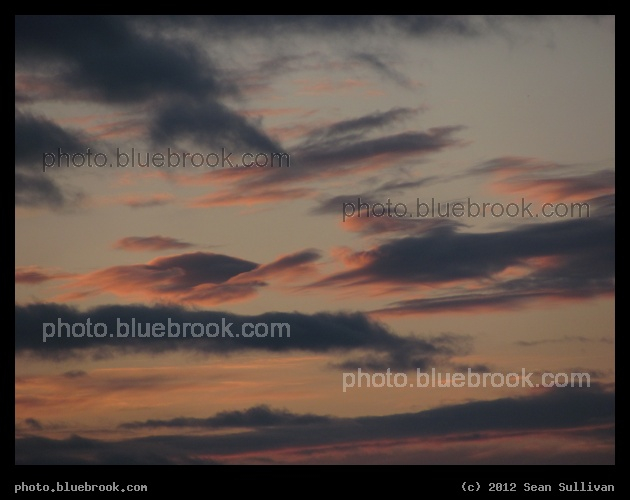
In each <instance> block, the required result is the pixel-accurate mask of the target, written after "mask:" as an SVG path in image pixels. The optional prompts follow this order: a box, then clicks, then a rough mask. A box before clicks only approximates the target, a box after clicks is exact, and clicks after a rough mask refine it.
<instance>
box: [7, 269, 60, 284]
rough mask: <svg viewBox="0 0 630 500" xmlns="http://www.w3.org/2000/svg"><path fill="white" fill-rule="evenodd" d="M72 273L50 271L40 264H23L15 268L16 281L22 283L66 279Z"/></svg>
mask: <svg viewBox="0 0 630 500" xmlns="http://www.w3.org/2000/svg"><path fill="white" fill-rule="evenodd" d="M71 276H72V274H69V273H62V272H57V271H49V270H47V269H44V268H42V267H40V266H22V267H17V268H16V269H15V283H16V284H21V285H37V284H39V283H44V282H46V281H51V280H57V279H64V278H69V277H71Z"/></svg>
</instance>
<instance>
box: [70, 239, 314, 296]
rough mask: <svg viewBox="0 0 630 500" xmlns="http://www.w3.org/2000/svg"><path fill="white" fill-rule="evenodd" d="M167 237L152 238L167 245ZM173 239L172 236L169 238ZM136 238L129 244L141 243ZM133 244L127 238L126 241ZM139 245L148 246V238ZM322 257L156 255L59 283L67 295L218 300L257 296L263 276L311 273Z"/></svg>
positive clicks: (309, 253)
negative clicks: (267, 258)
mask: <svg viewBox="0 0 630 500" xmlns="http://www.w3.org/2000/svg"><path fill="white" fill-rule="evenodd" d="M165 243H169V242H165V241H163V240H160V241H156V240H152V241H151V242H150V243H149V244H150V245H152V246H153V248H155V246H156V245H157V246H164V244H165ZM170 243H172V242H170ZM137 244H138V243H137V241H135V240H134V241H133V242H131V245H132V246H133V245H136V246H137ZM127 245H129V242H127ZM141 245H144V247H145V248H146V245H147V242H146V241H143V242H142V243H141ZM319 257H320V255H319V253H318V252H317V251H315V250H303V251H300V252H296V253H294V254H290V255H283V256H280V257H279V258H278V259H277V260H276V261H273V262H270V263H268V264H258V263H255V262H251V261H247V260H244V259H239V258H235V257H230V256H229V255H222V254H217V253H211V252H194V253H185V254H177V255H170V256H164V257H157V258H155V259H152V260H150V261H149V262H147V263H146V264H132V265H121V266H113V267H108V268H104V269H100V270H96V271H92V272H90V273H87V274H83V275H77V276H76V277H75V278H74V280H72V281H71V282H69V283H67V284H64V285H62V286H61V287H60V288H61V289H62V290H64V291H66V292H65V294H64V295H62V297H61V298H62V299H63V300H77V299H80V298H83V297H85V296H86V295H96V294H101V293H106V292H109V293H114V294H116V295H121V296H129V297H140V298H143V299H145V300H153V301H164V300H170V301H177V302H180V303H183V304H219V303H224V302H231V301H236V300H245V299H248V298H252V297H254V296H255V295H256V294H257V292H258V290H259V289H260V288H261V287H264V286H267V285H268V283H267V282H266V281H262V279H263V278H264V279H285V280H286V279H288V278H290V277H293V278H296V279H297V278H299V277H300V276H302V275H308V274H313V273H314V272H315V271H314V267H313V263H314V262H315V261H316V260H318V259H319Z"/></svg>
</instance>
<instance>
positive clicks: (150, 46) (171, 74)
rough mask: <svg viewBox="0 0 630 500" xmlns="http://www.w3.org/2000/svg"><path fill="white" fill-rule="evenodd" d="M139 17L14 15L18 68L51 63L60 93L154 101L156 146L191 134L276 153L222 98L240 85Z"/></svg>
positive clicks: (196, 50) (201, 140) (206, 141)
mask: <svg viewBox="0 0 630 500" xmlns="http://www.w3.org/2000/svg"><path fill="white" fill-rule="evenodd" d="M149 20H151V18H149ZM137 21H138V19H134V18H131V17H127V16H16V19H15V46H16V49H15V55H16V67H17V68H19V70H20V71H25V72H28V71H31V70H32V69H33V68H37V69H38V70H40V71H41V69H42V68H46V69H48V70H49V71H48V79H49V83H50V86H57V87H59V88H60V90H59V95H58V96H57V97H58V98H60V99H87V100H96V101H105V102H109V103H115V104H118V103H122V104H128V105H129V104H131V105H133V104H136V105H138V109H142V108H141V107H140V106H143V107H144V106H146V103H151V106H150V109H152V110H153V112H152V114H153V116H151V117H150V118H149V123H148V125H147V128H148V129H149V137H150V139H152V140H153V141H156V142H158V143H159V145H160V146H164V145H166V146H171V145H174V144H173V143H174V142H175V141H178V140H180V139H192V140H194V141H197V143H198V145H200V146H205V147H206V148H208V147H211V146H216V145H219V146H226V147H231V146H238V147H246V148H248V147H249V148H255V149H261V150H262V151H273V152H281V148H280V147H279V146H278V145H277V144H275V143H274V141H272V140H271V139H270V138H268V137H267V136H266V135H265V133H264V132H263V131H261V130H259V129H258V128H257V127H256V126H255V125H253V124H250V123H249V122H247V120H245V119H244V118H243V117H241V116H240V115H238V114H237V113H235V112H234V111H232V110H230V109H228V108H227V107H225V106H224V105H223V104H221V103H220V102H219V101H220V100H221V99H222V98H224V97H226V96H236V95H238V93H239V91H238V88H237V86H236V85H235V84H234V83H233V82H232V83H231V82H230V79H228V78H225V77H224V76H223V75H222V73H221V71H220V70H218V69H217V68H216V67H215V65H214V64H213V62H212V61H211V60H210V59H209V58H208V57H207V55H206V54H205V53H204V52H203V51H202V49H201V48H200V47H199V45H198V44H193V43H190V42H183V41H181V40H178V39H174V38H172V37H168V38H167V37H165V36H164V33H163V32H161V33H153V34H151V35H150V34H149V33H148V32H147V30H146V29H145V28H146V26H144V28H143V26H141V25H140V24H143V23H140V24H139V23H138V22H137ZM152 23H153V21H152ZM53 68H54V69H53ZM166 146H165V147H166Z"/></svg>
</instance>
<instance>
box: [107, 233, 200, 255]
mask: <svg viewBox="0 0 630 500" xmlns="http://www.w3.org/2000/svg"><path fill="white" fill-rule="evenodd" d="M191 246H193V244H192V243H187V242H185V241H180V240H177V239H175V238H170V237H168V236H159V235H158V236H127V237H126V238H121V239H120V240H118V241H116V242H115V243H114V248H117V249H119V250H131V251H134V252H144V251H160V250H173V249H177V248H190V247H191Z"/></svg>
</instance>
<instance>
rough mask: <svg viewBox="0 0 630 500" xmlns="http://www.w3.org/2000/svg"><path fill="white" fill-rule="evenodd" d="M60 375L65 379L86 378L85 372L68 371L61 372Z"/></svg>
mask: <svg viewBox="0 0 630 500" xmlns="http://www.w3.org/2000/svg"><path fill="white" fill-rule="evenodd" d="M62 375H63V376H64V377H66V378H80V377H87V372H86V371H83V370H68V371H67V372H63V373H62Z"/></svg>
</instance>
